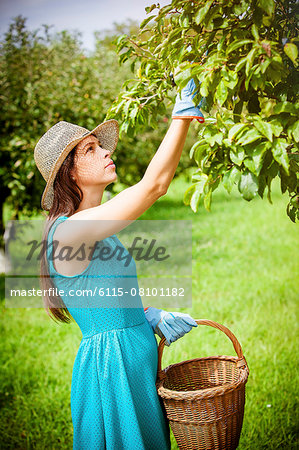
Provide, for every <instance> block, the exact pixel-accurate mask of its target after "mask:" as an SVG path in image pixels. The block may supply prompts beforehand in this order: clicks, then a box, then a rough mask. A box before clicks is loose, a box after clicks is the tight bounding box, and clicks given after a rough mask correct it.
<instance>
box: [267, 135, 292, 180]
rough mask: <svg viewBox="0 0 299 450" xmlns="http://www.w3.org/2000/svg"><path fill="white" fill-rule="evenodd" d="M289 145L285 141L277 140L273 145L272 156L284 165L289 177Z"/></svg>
mask: <svg viewBox="0 0 299 450" xmlns="http://www.w3.org/2000/svg"><path fill="white" fill-rule="evenodd" d="M287 147H288V143H287V142H286V140H285V139H275V141H274V143H273V145H272V148H271V150H272V154H273V157H274V159H275V160H276V161H277V162H278V163H279V164H280V165H282V167H283V168H284V169H285V171H286V173H287V174H288V175H289V157H288V154H287Z"/></svg>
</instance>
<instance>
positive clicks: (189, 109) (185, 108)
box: [172, 78, 205, 123]
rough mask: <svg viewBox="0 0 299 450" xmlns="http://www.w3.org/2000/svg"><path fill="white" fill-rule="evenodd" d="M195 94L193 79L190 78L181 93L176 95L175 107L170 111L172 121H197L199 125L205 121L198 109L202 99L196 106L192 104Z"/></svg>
mask: <svg viewBox="0 0 299 450" xmlns="http://www.w3.org/2000/svg"><path fill="white" fill-rule="evenodd" d="M196 94H197V90H196V85H195V82H194V80H193V78H191V80H190V81H189V82H188V84H187V85H186V86H185V87H184V88H183V89H182V91H181V93H178V94H177V96H176V101H175V105H174V108H173V111H172V118H173V119H184V118H186V119H197V120H198V122H201V123H203V122H204V121H205V119H204V117H203V114H202V112H201V111H200V109H199V108H200V106H201V105H202V102H203V99H201V101H200V102H199V105H198V106H196V105H195V104H194V103H193V98H194V97H195V95H196Z"/></svg>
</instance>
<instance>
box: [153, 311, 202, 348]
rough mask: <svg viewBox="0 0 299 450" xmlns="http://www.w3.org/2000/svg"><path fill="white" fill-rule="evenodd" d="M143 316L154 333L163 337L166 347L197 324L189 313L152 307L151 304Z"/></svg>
mask: <svg viewBox="0 0 299 450" xmlns="http://www.w3.org/2000/svg"><path fill="white" fill-rule="evenodd" d="M145 317H146V319H147V321H148V322H149V324H150V325H151V327H152V329H153V331H154V333H156V334H157V335H158V336H159V337H160V338H163V337H165V339H166V342H165V345H167V346H168V347H169V346H170V344H171V343H172V342H174V341H176V340H177V339H179V338H180V337H182V336H184V334H186V333H188V332H189V331H190V330H191V329H192V327H197V326H198V325H197V323H196V321H195V320H194V319H193V318H192V317H191V316H189V314H185V313H179V312H167V311H164V310H163V309H157V308H153V307H152V306H149V307H148V308H147V310H146V311H145Z"/></svg>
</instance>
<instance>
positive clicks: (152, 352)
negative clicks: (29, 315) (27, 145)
mask: <svg viewBox="0 0 299 450" xmlns="http://www.w3.org/2000/svg"><path fill="white" fill-rule="evenodd" d="M194 87H195V85H194V82H193V80H191V81H190V82H189V83H188V85H187V86H186V88H184V89H183V91H182V95H181V98H180V96H177V99H176V104H175V108H174V111H173V114H172V118H173V119H174V120H173V121H172V122H171V124H170V127H169V129H168V131H167V133H166V136H165V137H164V139H163V141H162V143H161V145H160V147H159V149H158V150H157V152H156V154H155V155H154V157H153V158H152V160H151V161H150V163H149V165H148V167H147V170H146V172H145V174H144V176H143V178H142V179H141V180H140V181H139V182H138V183H137V184H135V185H134V186H131V187H129V188H127V189H125V190H123V191H122V192H120V193H119V194H118V195H115V196H114V197H113V198H112V199H111V200H109V201H107V202H105V203H104V204H101V201H102V196H103V193H104V190H105V188H106V186H107V185H109V184H110V183H112V182H114V181H116V179H117V175H116V170H115V165H114V164H113V160H112V159H111V155H112V153H113V152H114V150H115V148H116V144H117V141H118V124H117V122H116V121H115V120H108V121H106V122H104V123H102V124H100V125H98V126H97V127H96V128H95V129H94V130H92V131H89V130H87V129H85V128H82V127H79V126H77V125H74V124H71V123H68V122H64V121H61V122H58V123H57V124H56V125H54V126H53V127H52V128H50V129H49V130H48V131H47V132H46V133H45V134H44V135H43V136H42V137H41V139H40V140H39V142H38V143H37V145H36V148H35V152H34V157H35V162H36V164H37V167H38V169H39V170H40V172H41V173H42V175H43V177H44V178H45V180H46V181H47V185H46V188H45V190H44V193H43V196H42V202H41V204H42V208H43V209H45V210H48V211H49V215H48V219H47V222H46V227H45V234H44V238H45V239H47V244H48V248H47V252H46V255H44V257H43V259H42V263H41V281H42V288H43V289H47V288H50V287H57V289H60V295H57V296H50V294H49V295H46V296H45V298H44V303H45V307H46V310H47V313H48V314H49V316H50V317H52V318H54V319H56V320H59V321H62V322H69V321H70V319H71V318H73V319H74V320H75V321H76V322H77V324H78V325H79V327H80V329H81V331H82V340H81V343H80V346H79V349H78V353H77V355H76V359H75V362H74V366H73V374H72V387H71V412H72V421H73V428H74V438H73V448H74V449H88V450H95V449H97V450H98V449H109V450H116V449H125V450H133V449H134V450H139V449H140V450H142V449H146V450H154V449H159V450H163V449H169V448H170V431H169V426H168V423H167V419H166V415H165V411H164V409H163V404H162V402H161V401H160V399H159V397H158V394H157V391H156V386H155V382H156V375H157V362H158V355H157V341H156V338H155V336H154V333H156V334H158V335H159V336H160V337H162V336H165V338H166V343H167V345H170V344H171V342H174V341H175V340H176V339H178V338H180V337H181V336H183V335H184V334H185V333H187V332H189V331H190V330H191V329H192V327H193V326H197V323H196V322H195V320H194V319H193V318H192V317H190V316H189V315H188V314H184V313H177V312H174V313H168V312H166V311H163V310H161V309H156V308H153V307H147V308H143V305H142V301H141V297H140V295H137V296H134V297H132V296H130V292H129V293H128V291H129V290H130V289H131V288H132V287H135V288H136V289H137V292H138V281H137V274H136V265H135V262H134V259H133V258H131V262H130V263H129V265H127V266H126V267H125V265H124V264H123V263H121V261H120V260H119V259H118V260H117V259H116V258H110V259H106V260H105V262H103V258H102V260H101V258H99V257H95V255H96V256H99V254H101V255H102V254H104V253H105V252H102V251H103V250H105V249H106V250H107V249H108V252H109V251H110V255H111V254H113V253H114V250H115V249H116V247H117V248H122V249H123V251H124V252H127V250H126V249H125V247H124V246H123V245H122V243H121V242H120V241H119V239H118V238H117V236H116V234H115V233H116V232H118V231H120V230H121V229H123V228H125V227H126V226H128V225H129V224H130V223H132V221H135V220H136V219H137V218H138V217H139V216H140V215H141V214H142V213H143V212H144V211H146V210H147V209H148V208H150V206H152V205H153V203H154V202H155V201H156V200H157V199H158V198H159V197H161V196H162V195H164V194H165V193H166V191H167V189H168V186H169V184H170V182H171V180H172V179H173V176H174V173H175V170H176V168H177V165H178V163H179V160H180V156H181V153H182V149H183V146H184V142H185V139H186V135H187V132H188V128H189V126H190V123H191V121H192V119H193V118H196V119H197V120H198V121H200V122H203V121H204V119H203V116H202V113H201V112H200V110H199V108H198V107H195V106H194V104H193V101H192V99H193V97H194V95H195V94H194ZM54 235H55V236H54ZM54 244H55V245H54ZM82 245H84V247H82ZM70 248H72V249H75V250H76V252H77V253H76V254H77V255H80V257H78V258H76V260H75V259H74V258H71V259H70V260H65V258H59V257H58V259H57V257H56V256H57V254H58V255H62V254H63V252H65V250H66V249H67V251H68V250H69V249H70ZM86 248H91V249H92V252H91V253H92V258H89V260H88V258H87V257H86V254H85V256H83V254H84V253H86V252H85V251H84V249H86ZM97 252H102V253H97ZM127 254H128V252H127ZM90 259H91V261H90ZM99 287H100V288H101V289H99ZM97 289H98V290H97ZM83 290H86V291H88V290H92V291H93V292H95V293H96V295H94V296H93V297H92V298H90V297H81V296H80V295H77V294H76V293H78V292H82V291H83ZM100 290H101V292H102V293H103V292H105V293H106V295H104V296H103V295H102V294H101V293H100ZM119 290H121V291H119ZM108 291H109V295H108V294H107V292H108ZM112 291H114V292H115V291H116V292H122V293H123V292H127V293H126V294H123V295H112ZM48 292H49V293H50V290H49V291H48ZM51 292H52V291H51ZM62 292H63V294H61V293H62ZM49 311H50V312H49Z"/></svg>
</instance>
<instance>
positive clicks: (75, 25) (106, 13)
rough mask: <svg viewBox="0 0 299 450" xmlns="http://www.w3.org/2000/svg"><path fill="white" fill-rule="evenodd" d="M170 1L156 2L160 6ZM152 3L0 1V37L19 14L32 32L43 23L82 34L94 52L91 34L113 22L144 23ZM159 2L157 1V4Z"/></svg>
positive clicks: (148, 0) (129, 0)
mask: <svg viewBox="0 0 299 450" xmlns="http://www.w3.org/2000/svg"><path fill="white" fill-rule="evenodd" d="M170 2H171V1H170V0H159V3H160V5H161V6H164V5H166V4H169V3H170ZM153 3H155V1H154V0H109V1H104V0H0V34H1V35H3V33H5V32H6V31H7V29H8V25H9V23H11V20H12V18H13V17H15V16H17V15H19V14H22V15H23V16H24V17H26V18H27V22H26V23H27V27H28V28H29V29H31V30H33V29H36V28H39V27H41V25H42V24H47V25H54V27H53V28H52V31H61V30H72V29H77V30H79V31H81V32H83V35H82V40H83V46H84V47H85V48H87V49H89V50H92V49H93V45H94V39H93V32H94V31H96V30H99V31H100V30H104V29H110V28H112V24H113V22H124V21H125V20H126V19H127V18H130V19H135V20H139V21H141V20H143V19H145V18H146V17H147V14H146V12H145V9H144V8H145V7H146V6H150V5H151V4H153ZM156 3H158V2H156Z"/></svg>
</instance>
